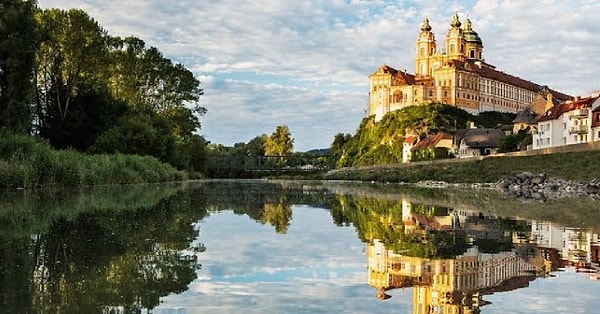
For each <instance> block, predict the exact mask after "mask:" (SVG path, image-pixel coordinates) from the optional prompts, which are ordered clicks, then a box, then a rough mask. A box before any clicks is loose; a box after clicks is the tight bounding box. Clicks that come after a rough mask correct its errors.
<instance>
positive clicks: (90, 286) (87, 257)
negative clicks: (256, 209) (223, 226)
mask: <svg viewBox="0 0 600 314" xmlns="http://www.w3.org/2000/svg"><path fill="white" fill-rule="evenodd" d="M131 206H132V208H133V209H131V210H95V211H89V212H85V211H80V212H81V214H78V216H76V217H75V218H74V219H66V218H60V219H56V220H54V221H52V222H51V223H49V224H48V225H49V227H48V230H47V231H46V232H45V233H43V234H40V235H38V236H35V237H34V238H32V239H31V240H30V238H29V237H28V238H27V240H25V239H24V238H16V239H17V240H15V239H10V240H8V241H0V276H2V277H0V284H1V285H0V301H2V302H1V303H0V304H3V306H4V305H6V306H8V307H7V308H6V309H7V310H8V312H17V311H25V312H44V313H54V312H56V311H61V312H65V313H97V312H102V311H107V310H110V309H112V308H115V307H118V308H120V309H123V310H125V311H126V312H139V311H141V310H142V309H152V308H154V307H156V306H157V305H158V304H159V303H160V298H161V297H163V296H166V295H168V294H170V293H179V292H182V291H184V290H186V289H187V285H188V284H189V283H190V282H191V281H192V280H193V279H195V278H196V271H197V269H198V268H199V267H200V265H199V264H198V262H197V260H196V256H195V255H193V254H184V253H183V252H189V251H194V252H198V251H200V252H201V251H203V250H204V248H203V246H202V245H201V244H200V245H199V247H198V248H196V249H195V248H190V243H191V242H192V240H194V239H196V238H197V236H198V230H196V229H194V227H193V223H194V222H196V221H198V220H200V219H202V218H203V217H204V216H206V214H207V213H206V209H205V205H204V204H203V201H202V200H201V199H198V197H197V196H195V195H194V194H192V193H191V192H188V193H181V194H179V195H178V196H176V197H171V198H167V199H165V200H163V201H161V202H159V203H158V204H157V205H155V206H153V207H147V208H137V209H136V207H135V205H134V204H131ZM18 239H23V240H22V241H21V240H18ZM11 243H18V244H19V248H18V249H14V248H11ZM190 249H191V250H190ZM8 252H11V253H10V255H12V256H14V258H12V259H5V258H4V257H5V256H8V255H9V254H8ZM11 268H14V269H19V270H21V271H20V272H18V273H17V272H10V271H6V269H11ZM32 275H33V276H32ZM9 280H10V281H12V282H15V284H14V286H15V288H16V289H15V291H14V292H11V293H10V294H8V293H4V292H3V290H4V288H9V287H11V286H10V285H5V284H4V283H5V282H7V281H9ZM28 283H31V284H28ZM17 286H18V288H17ZM28 287H29V288H28ZM5 300H10V301H9V302H4V301H5ZM19 300H20V301H19ZM2 310H4V308H2ZM0 312H1V311H0Z"/></svg>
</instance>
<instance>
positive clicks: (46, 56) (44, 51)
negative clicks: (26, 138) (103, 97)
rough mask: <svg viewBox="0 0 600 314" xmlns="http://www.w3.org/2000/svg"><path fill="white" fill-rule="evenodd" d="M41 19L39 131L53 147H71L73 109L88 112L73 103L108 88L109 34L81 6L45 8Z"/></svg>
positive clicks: (37, 81) (38, 57)
mask: <svg viewBox="0 0 600 314" xmlns="http://www.w3.org/2000/svg"><path fill="white" fill-rule="evenodd" d="M37 20H38V23H39V29H40V36H41V42H40V46H39V49H38V51H37V55H36V61H37V67H36V77H35V78H36V87H37V89H36V91H37V98H36V104H37V106H36V108H37V110H36V113H37V122H38V126H37V127H38V128H39V130H38V131H39V133H40V135H42V136H43V137H46V138H48V139H49V140H50V143H51V144H53V145H54V146H58V147H66V146H72V145H71V143H70V142H69V136H70V135H71V134H73V133H74V132H73V130H71V129H69V128H68V127H67V124H71V125H72V124H73V123H74V121H73V118H74V117H73V112H74V111H79V112H80V113H82V112H85V111H86V110H85V109H83V110H82V109H81V108H78V109H77V110H73V107H74V103H77V101H76V100H77V98H78V97H82V95H90V94H102V93H104V92H105V89H106V85H107V79H108V72H107V68H108V66H109V62H110V60H109V57H108V46H107V38H108V36H107V34H106V32H105V31H104V30H103V29H102V27H101V26H100V25H99V24H98V22H96V21H95V20H94V19H92V18H91V17H90V16H89V15H87V13H85V12H84V11H81V10H76V9H72V10H68V11H64V10H58V9H49V10H41V11H39V12H38V13H37ZM79 101H81V99H79ZM97 102H98V101H97V100H96V101H95V103H97ZM79 105H83V106H86V105H87V104H85V103H80V104H79ZM84 121H85V120H82V121H79V123H80V124H82V123H83V122H84ZM75 129H77V128H75Z"/></svg>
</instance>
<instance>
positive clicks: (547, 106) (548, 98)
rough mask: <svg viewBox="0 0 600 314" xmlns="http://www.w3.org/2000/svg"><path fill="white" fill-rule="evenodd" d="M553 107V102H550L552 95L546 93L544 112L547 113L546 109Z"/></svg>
mask: <svg viewBox="0 0 600 314" xmlns="http://www.w3.org/2000/svg"><path fill="white" fill-rule="evenodd" d="M552 107H554V101H553V100H552V93H550V92H548V96H547V97H546V107H545V108H544V111H548V109H550V108H552Z"/></svg>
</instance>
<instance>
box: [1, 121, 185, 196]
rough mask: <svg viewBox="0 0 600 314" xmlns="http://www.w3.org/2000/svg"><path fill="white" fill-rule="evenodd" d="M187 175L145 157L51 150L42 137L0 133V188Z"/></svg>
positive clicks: (163, 179) (150, 180)
mask: <svg viewBox="0 0 600 314" xmlns="http://www.w3.org/2000/svg"><path fill="white" fill-rule="evenodd" d="M188 178H189V175H188V174H187V173H186V172H183V171H178V170H177V169H175V168H174V167H172V166H171V165H169V164H166V163H163V162H161V161H160V160H158V159H156V158H153V157H148V156H136V155H123V154H115V155H106V154H104V155H88V154H84V153H80V152H76V151H73V150H55V149H52V147H51V146H50V145H49V144H48V143H47V142H46V141H44V140H41V139H38V138H35V137H32V136H28V135H19V134H12V133H7V132H0V188H26V189H28V188H37V187H50V186H84V185H104V184H134V183H154V182H166V181H180V180H186V179H188Z"/></svg>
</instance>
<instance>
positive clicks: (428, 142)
mask: <svg viewBox="0 0 600 314" xmlns="http://www.w3.org/2000/svg"><path fill="white" fill-rule="evenodd" d="M451 139H452V136H451V135H450V134H447V133H438V134H435V135H431V136H428V137H426V138H424V139H422V140H421V141H419V142H418V143H417V144H416V145H415V146H413V148H412V149H413V150H417V149H423V148H428V147H436V146H437V144H438V143H439V142H440V141H441V140H451Z"/></svg>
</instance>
